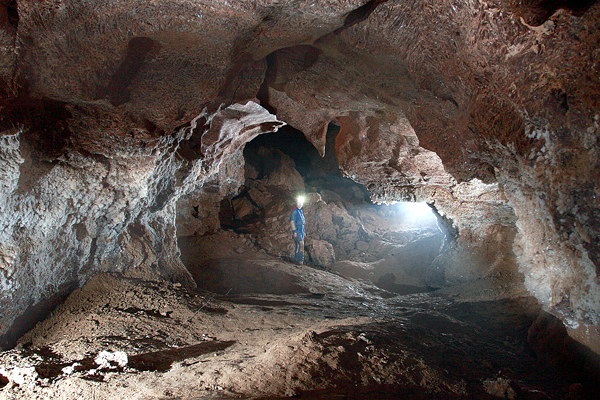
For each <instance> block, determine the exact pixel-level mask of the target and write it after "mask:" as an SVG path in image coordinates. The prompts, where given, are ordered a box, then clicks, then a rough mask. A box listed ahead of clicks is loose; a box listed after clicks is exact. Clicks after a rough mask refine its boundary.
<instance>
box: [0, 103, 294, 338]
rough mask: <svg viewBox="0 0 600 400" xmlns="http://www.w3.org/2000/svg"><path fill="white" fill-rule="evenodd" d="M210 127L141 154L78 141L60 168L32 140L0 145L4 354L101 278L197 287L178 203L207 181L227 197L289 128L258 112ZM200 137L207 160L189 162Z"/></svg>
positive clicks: (249, 110) (237, 109)
mask: <svg viewBox="0 0 600 400" xmlns="http://www.w3.org/2000/svg"><path fill="white" fill-rule="evenodd" d="M203 118H205V121H206V123H205V124H204V125H201V126H199V125H198V124H197V122H193V123H192V124H191V125H190V126H188V127H185V128H183V129H181V130H180V131H178V133H177V134H174V135H172V136H169V137H163V138H157V139H155V140H152V141H147V142H146V143H143V144H141V143H135V142H133V143H132V140H130V139H128V138H122V137H121V138H119V137H110V138H106V137H105V138H102V139H103V140H105V142H103V143H99V141H100V140H102V139H99V138H98V137H96V138H94V139H90V140H91V141H90V142H87V141H84V140H82V138H84V137H85V136H86V134H84V133H81V134H79V135H77V134H76V133H74V137H73V138H72V139H71V140H70V141H69V143H67V144H66V145H65V148H64V149H62V150H61V154H60V155H58V156H56V158H54V159H43V158H39V157H40V156H41V155H40V154H36V152H35V151H34V150H32V147H31V144H29V135H30V133H27V132H25V131H19V132H17V133H16V134H13V135H5V136H2V137H1V138H0V140H1V150H0V163H1V167H0V173H1V174H2V182H3V185H2V195H1V197H0V198H1V201H2V203H1V207H2V214H1V219H0V221H1V224H2V227H3V229H2V236H1V240H0V242H1V243H2V245H1V247H0V252H1V259H0V260H1V264H0V276H1V280H0V284H1V285H2V297H1V298H0V304H1V306H2V307H1V308H2V315H1V317H0V318H1V322H2V329H1V330H0V335H1V338H2V342H1V343H0V344H1V345H2V346H3V347H9V346H11V345H12V344H13V343H14V341H15V340H16V339H17V338H18V337H19V336H20V335H21V334H22V333H24V332H25V331H26V330H28V329H29V328H31V326H32V324H33V323H35V322H37V320H39V318H42V317H43V316H44V315H45V314H46V313H47V312H48V311H50V310H51V309H52V308H53V307H54V306H55V305H56V304H57V303H58V302H60V301H61V300H62V298H63V297H64V296H66V295H67V294H69V293H70V291H72V290H73V289H74V288H77V287H79V286H81V285H82V284H84V283H85V282H86V281H87V280H88V279H89V278H90V277H91V276H93V275H94V274H97V273H99V272H129V273H130V274H132V275H133V276H138V277H144V278H155V277H158V276H160V277H162V278H165V279H169V280H172V281H178V282H181V283H184V284H186V285H189V286H195V283H194V281H193V279H192V278H191V275H190V274H189V272H188V271H187V269H186V268H185V266H184V265H183V264H182V263H181V261H180V259H179V249H178V246H177V241H176V227H175V203H176V201H177V199H178V198H179V197H180V196H181V195H182V194H184V193H186V192H188V191H191V190H194V188H195V187H196V186H199V185H202V184H203V182H204V180H206V181H207V182H215V181H219V180H221V186H222V187H227V185H229V184H231V183H230V182H231V180H232V179H233V180H234V179H235V176H234V175H231V174H229V172H230V169H231V168H228V165H229V164H231V163H237V162H238V161H239V160H238V158H237V156H238V154H241V145H242V144H243V143H245V142H246V141H248V140H251V139H252V138H253V137H254V136H256V135H258V134H260V133H263V132H264V131H272V130H276V129H277V127H278V126H280V125H281V124H282V123H280V122H279V121H277V120H276V119H275V117H274V116H273V115H272V114H270V113H268V112H267V111H266V110H265V109H264V108H262V107H261V106H259V105H258V104H256V103H253V102H248V103H247V104H246V105H238V104H236V105H233V106H230V107H228V108H224V109H222V110H219V111H217V112H215V113H213V114H211V115H205V116H204V117H203ZM24 129H26V128H24ZM194 130H202V131H205V132H206V135H205V136H204V138H205V140H204V141H202V142H201V144H200V147H201V148H202V153H203V154H204V158H202V159H200V157H199V155H198V154H196V156H195V158H193V157H191V155H192V153H193V151H194V150H193V146H191V145H190V140H189V139H190V138H191V137H192V135H193V132H194ZM100 132H101V131H100V130H98V131H96V133H98V134H100ZM86 133H87V132H86ZM99 137H100V138H101V136H99ZM211 138H212V140H211ZM220 140H229V141H230V145H229V147H227V148H225V149H223V148H220V147H219V146H218V145H219V144H220ZM88 149H89V150H88ZM184 150H185V151H184ZM186 157H187V158H186ZM242 182H243V178H242Z"/></svg>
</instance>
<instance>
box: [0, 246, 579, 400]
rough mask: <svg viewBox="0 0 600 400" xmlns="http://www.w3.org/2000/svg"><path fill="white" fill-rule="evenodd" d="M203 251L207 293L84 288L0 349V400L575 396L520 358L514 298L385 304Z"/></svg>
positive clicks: (528, 315)
mask: <svg viewBox="0 0 600 400" xmlns="http://www.w3.org/2000/svg"><path fill="white" fill-rule="evenodd" d="M211 254H212V257H206V258H205V260H206V261H205V262H204V263H203V264H202V266H200V265H199V266H198V269H197V270H195V271H194V270H192V272H193V273H194V276H195V277H196V279H198V280H199V281H200V278H203V279H204V282H206V283H207V285H206V287H205V289H206V288H210V289H212V291H207V290H204V289H203V290H195V291H190V290H188V289H185V288H184V287H182V286H181V285H179V284H173V283H169V282H164V281H153V280H148V279H142V278H139V277H137V278H136V277H132V276H114V275H98V276H96V277H95V278H93V279H92V280H91V281H90V282H88V284H87V285H85V286H84V287H83V288H82V289H80V290H77V291H75V292H74V293H73V294H72V295H71V296H70V297H69V298H68V299H67V301H66V302H65V303H64V304H62V305H61V306H60V307H59V308H58V309H56V310H55V312H54V313H53V314H52V315H51V316H50V317H49V318H47V319H46V320H45V321H43V322H40V323H39V324H38V325H37V326H36V327H35V328H34V329H33V330H32V331H31V332H29V333H28V334H27V335H25V336H24V337H23V338H22V339H21V341H20V345H19V346H18V347H17V348H16V349H14V350H11V351H6V352H3V353H0V376H1V377H2V379H1V380H0V386H2V389H0V399H49V398H55V399H98V400H100V399H227V398H242V399H258V398H268V399H275V398H282V397H290V396H296V397H297V398H302V399H338V398H339V399H342V398H344V399H397V398H413V399H453V398H456V399H458V398H474V399H485V398H490V399H492V398H519V399H520V398H523V399H548V398H550V399H559V398H585V390H583V389H581V387H580V386H577V383H578V382H579V381H578V380H577V377H576V376H573V375H569V374H568V373H561V372H560V371H559V370H557V369H552V368H548V367H544V366H543V365H542V364H541V363H540V362H538V361H537V359H536V357H535V356H534V353H533V352H532V351H531V350H529V348H528V345H527V341H526V339H527V330H528V327H529V326H530V325H531V323H532V321H533V320H534V319H535V318H536V316H537V315H538V312H539V308H538V306H537V304H536V303H535V302H534V301H533V300H532V299H531V298H528V297H524V296H521V294H520V293H519V291H518V290H517V291H512V292H511V290H510V289H509V288H496V290H494V283H493V282H492V281H490V282H485V283H484V282H480V283H478V284H473V285H471V286H470V287H467V286H463V287H460V288H458V289H456V290H454V291H453V290H451V289H446V290H445V291H442V292H439V291H438V292H426V293H416V294H409V295H396V294H393V293H390V292H386V291H384V290H382V289H379V288H377V287H375V286H373V285H372V284H370V283H366V282H363V281H358V280H352V279H346V278H343V277H341V276H338V275H335V274H333V273H330V272H327V271H323V270H318V269H315V268H311V267H307V266H297V265H293V264H290V263H288V262H285V261H282V260H280V259H277V258H273V257H271V256H268V255H266V254H264V253H261V252H260V251H257V250H256V249H255V248H253V247H252V246H251V245H250V244H248V243H247V244H246V245H245V246H243V247H242V249H241V250H240V248H239V247H233V246H230V245H228V244H227V243H226V241H222V242H221V243H220V244H215V247H214V248H213V250H212V253H211ZM207 268H209V269H210V268H213V273H212V274H210V273H208V272H206V271H207ZM223 270H227V271H229V272H230V274H227V275H224V274H219V271H221V272H222V271H223ZM232 276H238V277H239V279H237V280H235V279H232V278H231V277H232ZM269 279H271V281H270V280H269ZM492 292H493V293H495V294H496V295H495V296H492V297H490V296H489V294H491V293H492ZM498 293H503V294H504V296H501V295H498ZM490 299H493V300H492V301H490ZM483 300H488V301H483ZM574 384H575V386H573V385H574ZM574 388H575V389H574ZM574 391H577V395H578V396H582V397H568V396H573V392H574ZM590 398H591V397H590Z"/></svg>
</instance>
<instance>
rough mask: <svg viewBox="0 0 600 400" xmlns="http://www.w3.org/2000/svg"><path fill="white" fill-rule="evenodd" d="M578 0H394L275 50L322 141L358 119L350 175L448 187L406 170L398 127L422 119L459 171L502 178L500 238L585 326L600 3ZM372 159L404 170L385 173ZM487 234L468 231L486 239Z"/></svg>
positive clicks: (593, 258) (284, 83)
mask: <svg viewBox="0 0 600 400" xmlns="http://www.w3.org/2000/svg"><path fill="white" fill-rule="evenodd" d="M533 3H535V4H533ZM566 3H567V2H565V3H564V4H560V5H557V6H556V7H554V9H553V10H552V11H551V12H550V13H542V12H541V11H540V10H541V9H543V8H544V5H543V4H541V3H540V2H538V3H536V2H531V4H530V5H529V6H530V7H528V5H522V4H520V5H519V4H517V3H516V2H510V1H504V2H503V1H466V2H457V1H435V2H434V1H419V2H402V1H387V2H382V3H381V4H379V6H378V7H377V8H376V9H374V10H373V12H372V13H371V14H370V15H369V16H368V18H366V19H364V20H362V21H358V22H357V23H356V24H354V25H352V26H350V27H348V28H347V29H343V30H341V31H338V32H335V33H334V34H331V35H327V36H324V37H322V38H320V39H319V40H318V41H316V42H315V43H314V44H313V46H312V47H311V48H308V47H306V46H297V47H293V48H288V49H283V50H280V51H278V52H276V53H274V54H272V55H271V56H270V58H271V63H270V65H272V66H273V67H272V68H271V69H272V70H273V71H274V73H273V74H271V77H270V88H269V101H270V104H271V106H272V107H273V109H274V110H276V111H277V114H278V115H279V116H280V117H281V118H282V119H284V120H286V121H287V122H288V123H290V124H291V125H293V126H295V127H298V128H299V129H302V130H303V131H305V132H307V136H308V137H309V139H310V140H311V141H312V142H313V143H314V144H315V146H316V147H317V148H320V149H324V145H323V144H324V141H325V139H324V132H325V127H326V124H327V123H328V122H329V121H331V120H337V121H339V122H340V123H341V125H342V133H343V132H344V130H345V131H346V132H347V133H348V134H347V135H346V136H345V139H344V135H343V134H342V133H341V134H340V136H342V139H340V140H341V142H340V143H339V145H340V147H339V148H338V149H337V151H338V159H340V160H341V161H340V164H343V158H344V155H346V158H347V159H348V160H349V161H351V162H350V163H349V164H352V169H353V170H354V172H350V171H349V176H351V177H353V178H354V179H357V180H359V181H361V182H362V183H364V184H365V185H367V187H370V189H371V190H373V189H374V190H373V191H374V196H375V197H376V198H382V199H386V198H388V199H389V198H394V195H386V193H391V194H393V193H404V194H407V195H408V196H419V197H420V198H424V199H428V198H429V199H430V200H429V201H431V202H433V203H435V202H436V200H435V197H436V196H437V195H438V194H441V197H442V198H448V196H447V195H446V194H443V193H442V192H444V190H440V191H437V194H436V190H427V191H428V192H429V194H427V195H425V196H423V195H422V194H423V192H424V190H423V187H424V186H425V185H423V184H422V183H419V182H410V179H406V177H403V176H402V174H401V173H397V172H396V171H394V169H395V168H394V167H395V165H393V164H394V163H395V164H396V165H397V164H398V163H397V160H398V156H399V155H400V154H394V153H393V152H392V151H391V150H392V149H393V148H398V147H396V146H395V144H394V140H393V139H391V138H397V137H398V134H400V135H404V136H410V134H406V133H403V132H409V133H410V130H414V132H415V133H416V136H417V137H418V140H419V143H420V146H422V147H423V148H425V149H428V150H430V151H434V152H435V153H436V154H437V155H438V156H439V157H440V159H441V161H442V162H443V166H444V169H445V170H446V171H447V172H448V173H449V174H450V175H451V176H452V178H454V179H455V180H456V181H457V182H469V181H472V180H473V179H475V178H477V179H479V180H480V181H481V182H482V183H484V184H492V183H494V182H497V183H498V184H499V186H498V191H497V194H496V195H494V199H492V201H494V202H496V203H497V204H498V205H499V207H495V211H493V212H492V213H491V214H490V213H489V210H488V211H485V212H483V213H482V215H485V214H486V213H487V214H490V215H492V214H495V213H496V212H497V213H498V215H497V216H496V217H497V222H498V223H493V224H492V225H495V227H494V228H493V230H492V231H490V234H492V235H493V236H498V235H499V238H500V240H498V239H493V241H494V242H497V243H499V244H503V243H505V242H511V243H512V242H513V238H515V239H514V246H513V251H514V254H515V255H516V257H517V260H518V263H519V269H520V272H521V273H523V275H524V277H525V284H526V286H527V288H528V290H529V291H530V292H531V293H532V294H534V295H535V296H536V298H538V299H539V300H540V302H541V303H542V304H543V305H544V306H545V307H546V309H547V310H549V311H550V312H552V313H554V314H555V315H558V316H560V318H561V319H562V320H563V321H566V322H567V323H569V324H571V325H572V326H576V325H577V324H578V323H579V322H583V323H586V324H592V325H597V324H598V323H599V322H600V319H599V318H600V316H599V313H598V310H599V309H600V296H599V295H600V285H599V281H598V269H599V259H598V254H597V246H595V245H594V243H597V239H598V237H599V232H598V226H600V225H599V224H598V200H597V196H598V190H599V187H598V182H600V180H599V179H598V178H599V176H598V174H599V171H600V170H599V169H598V156H597V151H598V150H597V149H598V148H599V146H598V137H599V135H598V118H599V117H598V114H597V110H598V96H597V93H598V64H597V61H594V59H596V60H597V57H595V56H594V54H596V53H597V49H596V48H595V47H594V46H595V45H594V43H598V39H599V37H598V35H599V34H598V29H597V25H598V15H599V6H598V5H597V4H596V3H595V2H590V3H589V4H588V5H587V6H586V7H581V8H580V9H578V10H573V9H572V7H569V6H568V5H567V4H566ZM592 3H593V4H592ZM536 10H537V11H536ZM542 14H543V15H546V14H547V15H546V16H545V17H543V18H541V17H539V16H540V15H542ZM532 15H534V16H535V15H537V17H532ZM540 18H541V19H540ZM267 76H269V74H267ZM349 82H351V83H352V84H349ZM344 125H345V128H344ZM380 142H385V143H386V145H385V146H381V145H379V146H378V145H375V143H380ZM345 147H347V148H349V150H347V149H346V148H345ZM365 148H366V149H368V150H365ZM365 152H367V153H368V154H369V157H364V158H363V159H362V160H361V153H365ZM340 153H341V154H340ZM348 155H350V157H348ZM386 160H390V161H391V162H390V164H391V165H384V164H385V161H386ZM356 163H362V165H356ZM584 165H585V166H584ZM587 166H589V167H587ZM373 169H376V170H378V171H384V174H385V176H386V177H390V174H389V173H388V172H390V171H391V172H392V174H395V175H396V176H397V177H399V179H397V180H396V181H394V180H393V179H391V180H390V181H389V182H386V183H385V184H380V179H379V177H380V175H379V174H378V173H375V172H373ZM424 173H427V172H426V171H424ZM411 178H412V179H414V177H411ZM417 178H418V176H417ZM429 179H433V176H431V177H429ZM472 182H473V181H472ZM431 186H432V187H433V186H435V185H431ZM450 187H452V185H450ZM432 189H433V188H432ZM452 191H454V189H452V188H451V189H450V192H452ZM411 192H412V193H411ZM415 193H416V194H415ZM450 197H452V196H450ZM459 197H460V196H459ZM459 201H460V200H459ZM438 203H440V204H439V210H440V212H441V213H442V214H444V213H445V211H444V206H443V205H442V201H438ZM489 205H490V203H488V205H486V206H485V208H489ZM511 208H512V209H514V213H513V212H512V210H511ZM447 212H448V213H449V214H454V213H453V212H452V210H451V209H449V210H448V211H447ZM473 212H475V211H474V210H473ZM458 214H459V215H457V216H456V218H457V223H458V225H460V224H461V222H460V221H459V219H460V216H461V215H462V216H463V217H464V216H466V215H465V212H459V213H458ZM496 217H493V218H496ZM515 217H516V219H517V222H516V226H517V227H518V232H515V230H514V228H512V229H511V225H512V224H513V223H514V221H515ZM472 228H473V229H470V230H471V231H477V230H480V228H483V229H482V230H483V231H484V232H485V231H486V230H488V231H489V229H487V228H486V227H485V226H483V227H482V226H479V224H477V223H476V224H475V225H473V226H472ZM493 231H496V232H493ZM501 231H504V232H501ZM478 236H479V235H474V239H476V240H475V241H470V240H464V241H465V242H467V241H469V242H471V244H472V243H476V242H477V241H479V239H483V240H484V241H486V240H487V239H485V238H479V237H478ZM484 236H486V235H485V234H484ZM459 240H460V239H459ZM489 240H492V238H490V239H489ZM465 244H468V243H465ZM501 247H502V246H501ZM501 247H500V248H499V250H500V249H501ZM510 258H512V256H511V255H509V256H508V257H506V259H505V260H499V261H498V262H500V263H510V262H511V261H510ZM578 321H579V322H578Z"/></svg>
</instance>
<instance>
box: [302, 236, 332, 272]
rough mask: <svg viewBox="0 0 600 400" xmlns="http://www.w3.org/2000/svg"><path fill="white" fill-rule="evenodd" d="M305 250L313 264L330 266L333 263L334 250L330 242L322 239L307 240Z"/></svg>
mask: <svg viewBox="0 0 600 400" xmlns="http://www.w3.org/2000/svg"><path fill="white" fill-rule="evenodd" d="M306 250H307V252H308V255H309V257H310V260H311V262H312V263H313V264H315V265H318V266H320V267H325V268H328V267H331V266H332V265H333V264H334V263H335V252H334V251H333V246H332V245H331V243H329V242H326V241H324V240H308V241H307V242H306Z"/></svg>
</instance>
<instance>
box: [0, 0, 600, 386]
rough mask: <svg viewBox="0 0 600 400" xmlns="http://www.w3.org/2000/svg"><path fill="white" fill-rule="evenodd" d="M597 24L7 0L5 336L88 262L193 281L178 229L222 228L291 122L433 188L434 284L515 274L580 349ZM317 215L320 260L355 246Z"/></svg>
mask: <svg viewBox="0 0 600 400" xmlns="http://www.w3.org/2000/svg"><path fill="white" fill-rule="evenodd" d="M599 20H600V4H598V3H597V2H596V1H568V0H564V1H562V0H561V1H541V0H531V1H516V0H467V1H458V0H414V1H403V0H370V1H367V0H332V1H327V2H324V1H304V0H277V1H274V0H257V1H243V0H229V1H212V0H201V1H198V0H194V1H192V0H174V1H169V2H149V1H146V0H112V1H108V0H101V1H98V0H44V1H38V0H4V1H0V226H1V229H0V290H1V292H0V345H1V346H2V347H4V348H9V347H12V346H13V345H14V344H15V343H16V340H17V339H18V338H19V337H20V336H21V335H22V334H23V333H25V332H26V331H27V330H28V329H30V328H31V327H32V326H33V324H34V323H35V322H37V321H38V320H40V319H42V318H43V317H44V316H46V315H47V313H48V312H49V310H51V309H52V308H54V306H56V305H57V304H58V303H60V302H61V301H62V300H63V299H64V298H65V296H67V295H68V294H69V293H71V292H72V291H73V290H74V289H76V288H79V287H81V286H82V285H83V284H84V283H85V282H87V281H88V280H89V279H90V278H91V277H92V276H94V275H95V274H97V273H99V272H127V273H129V274H131V275H132V276H136V274H137V276H148V275H154V276H160V277H162V278H165V279H167V280H171V281H173V282H180V283H182V284H184V285H187V286H189V287H193V286H194V285H195V282H194V280H193V279H192V276H191V274H190V272H189V271H188V270H187V269H186V268H185V266H184V264H183V263H182V262H181V259H180V249H179V247H178V244H177V240H176V237H177V234H178V233H179V235H180V236H185V235H202V234H205V233H207V232H211V230H218V229H220V226H218V225H217V224H219V225H220V220H219V216H218V213H219V211H220V209H221V208H220V206H219V207H217V205H216V204H217V203H219V202H220V201H221V200H223V199H227V198H234V197H235V196H238V195H239V194H240V190H241V189H242V185H244V184H245V178H246V177H247V176H248V169H247V168H246V169H245V168H244V155H243V149H244V147H245V145H246V144H247V143H248V142H250V141H251V140H252V139H253V138H254V137H256V136H257V135H259V134H262V133H267V132H276V131H278V130H279V128H281V127H282V126H284V125H286V124H287V125H289V126H291V127H293V128H295V129H297V130H300V131H301V132H302V133H303V134H304V135H305V137H306V139H307V140H309V141H310V142H311V143H312V144H313V145H314V147H315V148H316V149H317V151H318V152H319V153H320V155H321V156H324V157H325V159H335V163H336V165H339V168H340V170H341V171H342V173H343V174H344V175H345V176H346V177H348V178H351V179H352V180H354V181H356V182H358V183H360V184H362V185H364V186H365V187H366V188H367V190H368V191H369V194H370V196H371V198H372V200H373V201H375V202H391V201H402V200H410V201H426V202H428V203H429V204H430V205H432V206H433V207H434V209H435V210H436V212H437V213H438V215H439V218H440V221H442V225H443V228H444V230H445V234H446V238H447V240H446V242H445V244H444V248H443V249H442V253H441V254H440V255H439V256H438V257H437V258H436V259H435V260H434V261H433V262H432V264H431V266H432V267H431V275H429V276H428V278H427V279H433V277H436V278H435V279H437V282H438V284H440V283H441V282H442V283H464V282H470V281H475V280H478V279H481V278H487V277H491V276H494V277H500V278H501V280H503V281H504V282H505V283H506V282H516V284H521V283H524V285H525V287H526V289H527V291H528V292H529V293H530V294H531V295H533V296H534V297H535V298H536V299H537V300H538V301H539V303H540V304H541V305H542V306H543V308H544V309H545V310H546V311H547V312H549V313H550V314H552V315H554V316H555V317H557V318H558V319H559V320H560V321H562V323H563V324H565V325H566V326H567V327H568V328H569V329H570V331H569V333H570V334H572V335H573V337H574V338H576V339H577V340H578V341H580V342H583V343H586V344H588V345H590V346H592V345H591V344H592V343H594V340H598V334H597V329H596V328H595V327H597V326H598V325H600V278H599V271H600V247H599V246H598V242H599V240H600V206H599V205H600V204H599V201H598V196H600V163H599V161H598V151H599V149H600V143H599V137H600V113H599V110H600V103H599V100H598V99H599V97H598V92H599V90H600V89H599V88H600V86H599V83H600V82H599V77H600V70H599V68H600V67H599V65H598V60H599V59H600V57H598V55H599V54H598V51H599V50H598V43H600V29H598V21H599ZM334 127H339V132H337V135H336V136H335V138H334V139H333V140H331V141H330V142H328V137H330V136H329V135H328V132H331V130H332V129H333V128H334ZM245 174H246V176H245ZM282 174H283V175H282V176H272V177H271V179H272V182H271V183H272V184H273V185H276V184H277V183H282V182H284V183H286V184H288V185H290V184H295V183H297V184H300V181H301V180H299V179H297V176H296V177H295V178H293V179H291V178H290V177H291V176H292V175H294V173H293V171H291V170H288V171H283V172H282ZM298 187H299V186H298ZM253 189H254V190H255V192H254V193H250V194H249V197H250V198H252V199H253V201H255V202H256V201H257V199H258V198H260V196H265V195H266V194H265V193H264V192H261V193H259V192H260V189H261V187H255V188H253ZM288 189H289V186H288ZM248 193H249V192H248ZM267 194H268V193H267ZM238 199H241V198H238ZM236 201H237V200H236ZM258 202H259V203H260V200H258ZM317 203H318V201H317V202H315V204H317ZM327 203H328V202H325V204H327ZM201 204H211V206H210V207H207V208H204V207H199V205H201ZM247 206H248V204H246V203H244V201H242V200H239V201H238V202H237V203H236V204H233V208H234V209H235V212H236V213H238V215H242V214H243V213H244V212H246V211H248V208H246V209H244V207H247ZM326 208H327V207H324V210H325V211H323V213H326ZM315 212H318V210H315ZM250 214H251V213H249V214H248V215H250ZM276 214H277V213H276ZM177 217H179V220H181V219H185V220H186V222H185V223H179V224H176V218H177ZM192 217H193V218H192ZM269 217H273V216H269ZM323 217H324V218H327V217H326V216H323ZM271 222H273V221H270V222H269V221H262V223H271ZM332 223H333V221H332ZM348 223H349V224H350V223H352V224H354V222H352V221H351V222H348ZM178 231H179V232H178ZM322 231H323V233H322V234H321V235H320V237H319V238H318V239H317V241H315V242H313V243H310V246H311V247H310V251H311V252H312V254H314V257H313V258H314V259H315V260H319V261H318V263H319V264H323V265H330V264H331V265H333V264H334V262H333V260H334V258H333V257H335V258H336V259H337V258H340V259H341V258H343V257H340V255H343V256H344V257H348V258H351V257H350V256H351V253H352V251H353V250H360V249H361V246H363V247H364V244H358V242H365V243H366V241H364V240H359V239H360V237H358V236H357V237H356V238H355V237H352V238H350V237H348V238H346V239H344V240H343V241H342V242H340V243H350V242H352V246H353V247H352V248H350V247H348V248H343V246H339V247H336V246H331V248H330V247H329V245H331V244H332V241H331V240H330V241H328V240H327V237H326V235H327V233H326V232H325V227H323V229H322ZM348 231H353V232H354V233H352V235H359V232H360V229H359V226H358V225H352V226H348ZM330 233H331V235H333V234H334V232H330ZM339 235H340V232H338V231H336V232H335V236H336V238H337V237H338V236H339ZM330 239H332V240H333V237H330ZM355 239H356V240H355ZM264 240H267V238H264ZM327 243H329V245H328V244H327ZM336 243H337V242H336ZM261 246H262V247H263V248H268V247H269V245H268V244H266V243H263V244H262V245H261ZM348 246H349V245H348ZM273 247H274V248H275V247H277V246H273ZM332 251H333V253H332ZM351 261H352V260H351ZM355 261H356V260H355ZM362 261H365V262H372V261H373V260H362ZM362 261H361V262H362ZM582 332H584V333H582ZM492 386H493V385H492ZM501 386H502V385H501Z"/></svg>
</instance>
